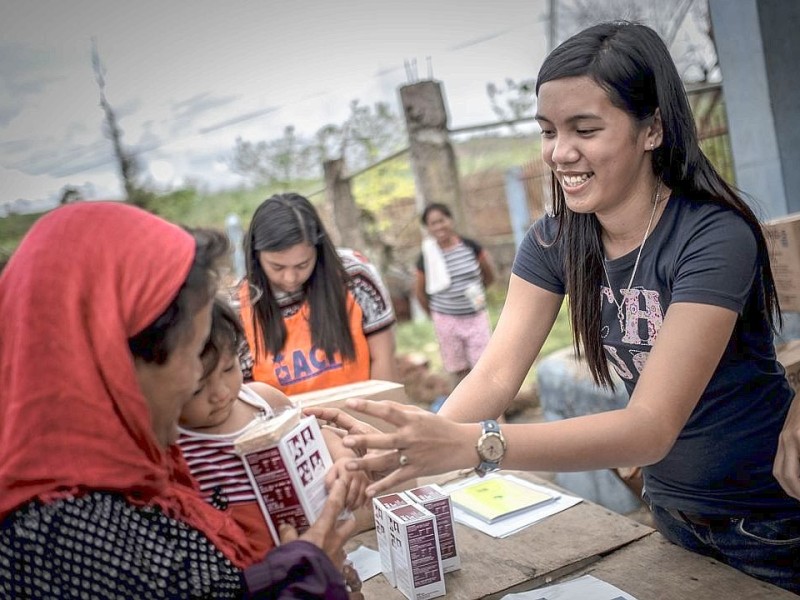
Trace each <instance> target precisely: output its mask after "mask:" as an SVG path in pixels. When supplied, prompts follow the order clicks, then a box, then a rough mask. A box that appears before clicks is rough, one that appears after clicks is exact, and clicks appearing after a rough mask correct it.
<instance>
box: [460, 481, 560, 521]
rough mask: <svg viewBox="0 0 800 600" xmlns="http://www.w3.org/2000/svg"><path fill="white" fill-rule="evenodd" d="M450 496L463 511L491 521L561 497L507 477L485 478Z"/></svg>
mask: <svg viewBox="0 0 800 600" xmlns="http://www.w3.org/2000/svg"><path fill="white" fill-rule="evenodd" d="M450 499H451V500H452V501H453V502H454V503H455V504H456V505H457V506H458V507H459V508H460V509H461V510H463V511H465V512H467V513H469V514H470V515H472V516H473V517H478V518H479V519H482V520H483V521H486V522H487V523H494V522H495V521H497V520H498V519H506V518H508V517H511V516H513V515H517V514H519V513H521V512H524V511H528V510H531V509H532V508H535V507H537V506H544V505H545V504H549V503H550V502H555V501H556V500H557V499H558V494H556V493H549V492H543V491H541V490H535V489H533V488H531V487H529V486H527V485H522V484H521V483H517V482H516V481H514V480H513V479H510V478H506V477H492V478H487V479H481V480H479V481H478V482H476V483H472V484H470V485H467V486H464V487H462V488H459V489H457V490H455V491H453V492H452V493H451V494H450Z"/></svg>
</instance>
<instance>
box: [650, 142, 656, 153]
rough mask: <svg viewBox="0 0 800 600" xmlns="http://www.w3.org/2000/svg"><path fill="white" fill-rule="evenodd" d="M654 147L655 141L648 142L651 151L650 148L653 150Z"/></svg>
mask: <svg viewBox="0 0 800 600" xmlns="http://www.w3.org/2000/svg"><path fill="white" fill-rule="evenodd" d="M655 149H656V143H655V142H650V150H651V151H652V150H655Z"/></svg>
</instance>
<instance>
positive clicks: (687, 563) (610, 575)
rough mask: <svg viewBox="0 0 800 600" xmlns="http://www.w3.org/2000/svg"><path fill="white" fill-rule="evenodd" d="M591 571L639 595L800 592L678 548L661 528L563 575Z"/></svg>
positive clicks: (709, 598)
mask: <svg viewBox="0 0 800 600" xmlns="http://www.w3.org/2000/svg"><path fill="white" fill-rule="evenodd" d="M587 574H588V575H593V576H595V577H597V578H598V579H602V580H603V581H607V582H608V583H610V584H612V585H615V586H617V587H618V588H620V589H621V590H624V591H626V592H628V593H629V594H631V595H632V596H635V597H636V598H637V599H638V600H686V599H687V598H691V599H692V600H718V599H725V600H727V599H729V598H730V599H736V600H738V599H740V598H746V599H747V600H797V598H798V597H797V596H796V595H795V594H792V593H791V592H787V591H786V590H784V589H781V588H778V587H775V586H774V585H770V584H768V583H764V582H763V581H759V580H758V579H754V578H753V577H749V576H748V575H745V574H744V573H742V572H741V571H737V570H736V569H734V568H732V567H729V566H728V565H724V564H722V563H720V562H718V561H716V560H714V559H713V558H708V557H705V556H700V555H699V554H695V553H694V552H689V551H688V550H684V549H683V548H679V547H678V546H676V545H675V544H672V543H670V542H668V541H667V540H666V539H665V538H664V537H663V536H662V535H661V534H659V533H658V532H655V533H653V534H651V535H648V536H645V537H643V538H641V539H639V540H636V541H635V542H633V543H631V544H629V545H627V546H625V547H624V548H620V549H618V550H616V551H614V552H612V553H611V554H609V555H608V556H606V557H604V558H601V559H600V560H598V561H597V562H596V563H594V564H592V565H590V566H588V567H584V568H582V569H579V570H578V571H577V572H575V573H571V574H570V575H569V576H566V577H563V578H562V579H561V580H564V581H566V580H568V579H572V578H573V577H577V576H579V575H587ZM561 580H560V581H561Z"/></svg>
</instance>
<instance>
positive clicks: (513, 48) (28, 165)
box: [0, 0, 547, 203]
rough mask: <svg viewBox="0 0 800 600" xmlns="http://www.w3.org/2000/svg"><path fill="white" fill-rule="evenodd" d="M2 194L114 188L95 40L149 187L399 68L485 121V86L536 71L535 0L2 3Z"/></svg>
mask: <svg viewBox="0 0 800 600" xmlns="http://www.w3.org/2000/svg"><path fill="white" fill-rule="evenodd" d="M0 6H1V7H2V8H1V9H0V10H1V11H2V12H1V13H0V40H2V41H0V182H2V183H0V185H1V186H2V188H1V191H2V193H1V194H0V203H2V202H6V201H9V200H14V199H16V198H24V199H28V200H41V199H44V198H48V197H50V198H55V197H57V196H58V194H59V191H60V190H61V188H62V187H63V186H65V185H76V186H83V185H86V184H87V183H88V184H91V186H93V188H94V190H95V196H96V197H120V195H121V191H120V186H119V182H118V177H117V174H116V172H115V170H114V162H113V158H112V149H111V144H110V141H109V140H108V139H107V138H106V137H104V135H103V113H102V110H101V109H100V108H99V106H98V89H97V85H96V83H95V81H94V75H93V72H92V68H91V60H90V56H91V54H90V52H91V38H92V37H93V36H94V37H95V38H96V39H97V45H98V48H99V51H100V55H101V58H102V60H103V63H104V64H105V67H106V71H107V75H106V76H107V85H106V92H107V97H108V99H109V101H110V102H111V104H112V105H113V106H114V108H115V109H116V111H117V113H118V116H119V117H120V125H121V126H122V128H123V130H124V138H123V139H124V142H125V143H126V144H127V145H129V146H132V147H135V148H139V149H144V150H145V152H144V153H143V154H142V158H143V159H144V163H145V164H146V165H147V166H148V167H149V169H150V174H151V176H153V177H154V178H155V179H156V180H157V181H161V182H165V183H166V182H167V181H170V182H171V183H173V184H174V185H179V184H180V182H181V181H182V180H184V179H185V178H187V177H192V178H197V179H200V180H202V181H204V182H206V183H207V184H208V185H209V186H211V187H220V186H225V185H230V184H233V183H237V182H239V181H240V180H239V179H238V177H237V176H235V175H233V174H232V173H230V172H229V171H228V170H227V161H228V159H229V157H230V156H231V153H232V149H233V147H234V143H235V140H236V138H237V137H242V138H244V139H247V140H253V141H259V140H265V139H266V140H268V139H274V138H276V137H279V136H280V135H281V133H282V131H283V128H284V127H285V126H287V125H294V126H295V127H296V129H297V130H298V132H299V133H301V134H303V135H311V134H313V133H314V132H315V131H316V130H317V129H319V128H320V127H321V126H323V125H325V124H327V123H336V124H340V123H341V122H342V121H343V120H344V119H345V118H346V116H347V114H348V105H349V102H350V101H351V100H353V99H358V100H360V101H361V103H362V104H370V105H371V104H373V103H374V102H377V101H389V102H391V103H392V104H393V106H394V107H395V109H396V110H397V111H398V113H399V107H398V103H397V88H398V86H400V85H402V84H404V83H406V82H407V76H406V70H405V68H404V61H405V60H411V59H416V60H417V71H418V74H419V77H420V78H422V79H425V78H427V76H428V66H427V59H426V57H428V56H430V57H431V61H432V67H433V76H434V78H436V79H439V80H441V81H442V82H443V83H444V86H445V92H446V97H447V101H448V106H449V110H450V125H451V126H452V127H459V126H465V125H471V124H474V123H482V122H486V121H491V120H495V118H496V117H495V116H494V114H493V113H492V110H491V105H490V103H489V100H488V98H487V96H486V91H485V89H486V84H487V82H490V81H493V82H496V83H498V84H501V83H502V82H503V81H504V79H505V78H506V77H511V78H514V79H523V78H528V77H533V76H535V74H536V71H537V70H538V68H539V65H540V64H541V61H542V59H543V57H544V54H545V50H546V37H545V35H546V29H547V25H546V12H547V2H545V0H492V1H487V0H458V1H449V0H448V1H444V0H442V1H436V0H403V1H402V2H393V1H384V0H346V1H344V2H334V1H332V0H321V1H318V0H314V1H305V2H304V1H301V0H295V1H293V2H289V1H286V2H277V1H275V0H253V1H250V0H247V1H235V0H234V1H231V2H220V1H219V0H214V1H208V0H201V1H198V0H195V1H193V2H188V1H186V2H184V1H180V2H179V1H164V0H160V1H157V2H156V1H151V0H137V1H135V2H129V1H128V2H121V1H116V0H114V1H111V0H105V1H101V0H58V1H39V0H35V1H19V2H16V1H15V2H9V1H7V0H3V1H2V4H0Z"/></svg>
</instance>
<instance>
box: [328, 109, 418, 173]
mask: <svg viewBox="0 0 800 600" xmlns="http://www.w3.org/2000/svg"><path fill="white" fill-rule="evenodd" d="M339 131H340V139H341V148H342V149H341V154H340V156H341V157H342V158H344V159H345V162H346V164H347V167H348V169H350V170H357V169H363V168H364V167H366V166H368V165H369V164H371V163H374V162H376V161H377V160H378V159H380V158H382V157H384V156H387V155H389V154H392V153H393V152H395V151H397V150H398V149H399V148H400V147H401V146H402V145H403V142H404V141H405V139H406V138H405V129H404V128H403V126H402V122H401V120H400V118H399V117H398V116H397V114H395V113H394V112H393V111H392V108H391V107H390V106H389V104H387V103H386V102H376V103H375V104H374V105H373V106H372V107H369V106H364V105H361V104H360V103H359V101H358V100H352V101H351V102H350V116H348V118H347V120H346V121H345V122H344V124H343V125H342V126H341V128H339Z"/></svg>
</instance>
